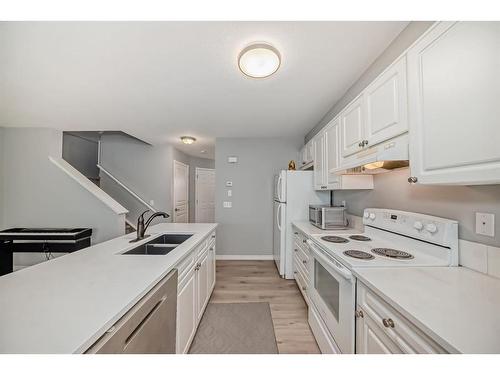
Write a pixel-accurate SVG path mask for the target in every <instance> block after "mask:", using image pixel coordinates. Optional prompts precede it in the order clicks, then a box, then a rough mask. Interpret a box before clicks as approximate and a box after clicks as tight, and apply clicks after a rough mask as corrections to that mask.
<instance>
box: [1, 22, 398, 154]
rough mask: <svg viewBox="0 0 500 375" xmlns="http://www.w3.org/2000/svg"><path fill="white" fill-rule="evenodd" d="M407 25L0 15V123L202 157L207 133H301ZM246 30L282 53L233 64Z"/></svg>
mask: <svg viewBox="0 0 500 375" xmlns="http://www.w3.org/2000/svg"><path fill="white" fill-rule="evenodd" d="M406 25H407V22H2V23H0V46H1V47H0V126H16V127H17V126H23V127H24V126H25V127H52V128H57V129H61V130H73V131H84V130H86V131H88V130H120V131H124V132H126V133H129V134H132V135H134V136H136V137H138V138H141V139H143V140H145V141H146V142H149V143H152V144H160V143H166V142H169V143H173V144H175V145H176V147H178V148H179V149H180V150H182V151H185V152H187V153H189V154H191V155H195V156H199V157H209V158H213V156H214V143H215V138H216V137H279V136H304V135H305V134H306V133H307V132H308V131H309V130H310V129H311V128H312V127H314V125H316V124H317V123H318V122H319V121H320V120H321V118H322V117H323V116H324V115H325V113H326V112H327V111H328V110H329V108H330V107H331V106H332V105H333V104H335V102H336V101H337V100H339V99H340V98H341V97H342V95H343V94H344V93H345V92H346V90H347V89H348V88H349V87H350V86H351V85H352V84H353V83H354V82H355V81H356V79H357V78H359V76H360V75H361V73H362V72H363V71H364V70H365V69H366V68H367V67H368V66H369V65H370V64H371V63H372V62H373V61H374V60H375V58H376V57H378V55H380V53H381V52H382V51H383V50H384V49H385V48H386V47H387V46H388V45H389V43H390V42H391V41H392V40H393V39H394V38H395V37H396V36H397V35H398V34H399V33H400V32H401V31H402V29H403V28H404V27H405V26H406ZM255 41H265V42H268V43H270V44H272V45H274V46H275V47H276V48H277V49H278V50H279V51H280V53H281V56H282V65H281V67H280V69H279V70H278V72H277V73H276V74H274V75H273V76H271V77H269V78H265V79H252V78H249V77H246V76H244V75H243V74H242V73H241V72H240V71H239V70H238V66H237V56H238V53H239V52H240V51H241V50H242V49H243V48H244V47H246V46H247V45H248V44H250V43H252V42H255ZM182 135H192V136H194V137H196V138H197V142H196V143H195V144H193V145H190V146H187V145H183V144H181V143H180V140H179V137H180V136H182ZM202 151H205V152H202Z"/></svg>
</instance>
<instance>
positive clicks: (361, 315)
mask: <svg viewBox="0 0 500 375" xmlns="http://www.w3.org/2000/svg"><path fill="white" fill-rule="evenodd" d="M354 315H356V318H364V316H365V314H363V310H359V311H356V313H355V314H354Z"/></svg>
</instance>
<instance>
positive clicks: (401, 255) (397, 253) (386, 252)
mask: <svg viewBox="0 0 500 375" xmlns="http://www.w3.org/2000/svg"><path fill="white" fill-rule="evenodd" d="M372 252H374V253H375V254H378V255H382V256H385V257H388V258H394V259H413V255H411V254H410V253H407V252H406V251H401V250H395V249H388V248H385V247H377V248H375V249H372Z"/></svg>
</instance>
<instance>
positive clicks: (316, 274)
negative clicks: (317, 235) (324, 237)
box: [307, 240, 355, 354]
mask: <svg viewBox="0 0 500 375" xmlns="http://www.w3.org/2000/svg"><path fill="white" fill-rule="evenodd" d="M307 244H308V245H309V248H310V249H311V255H312V258H313V259H312V262H310V270H309V271H310V275H311V281H310V283H311V285H310V287H309V291H310V293H309V296H310V299H311V301H312V303H313V304H314V306H315V307H316V309H317V310H318V312H319V315H320V316H321V318H322V320H323V322H324V323H325V325H326V327H327V328H328V331H329V332H330V334H331V336H332V337H333V339H334V340H335V343H336V344H337V346H338V347H339V349H340V351H341V352H342V353H345V354H349V353H354V334H355V333H354V326H355V319H354V311H355V278H354V276H353V275H352V273H351V271H349V270H348V269H347V268H346V267H345V266H343V265H342V264H341V263H340V262H338V261H336V260H335V259H333V258H332V257H331V256H329V255H328V254H327V253H326V252H325V251H324V250H322V249H321V248H320V247H319V246H318V245H316V244H315V243H313V242H312V241H311V240H307Z"/></svg>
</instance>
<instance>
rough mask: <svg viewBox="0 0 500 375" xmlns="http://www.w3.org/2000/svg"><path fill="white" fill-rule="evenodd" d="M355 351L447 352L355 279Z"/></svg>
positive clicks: (365, 352)
mask: <svg viewBox="0 0 500 375" xmlns="http://www.w3.org/2000/svg"><path fill="white" fill-rule="evenodd" d="M356 304H357V308H356V353H357V354H381V353H409V354H420V353H428V354H433V353H446V351H445V350H444V349H443V348H442V347H441V346H439V345H438V344H437V343H436V342H435V341H434V340H432V339H431V338H430V337H429V336H427V335H426V334H425V333H424V332H422V331H421V330H420V329H419V328H417V327H416V326H415V325H414V324H412V323H411V322H410V321H409V320H407V319H406V318H405V317H403V316H402V315H401V314H400V313H399V312H397V311H396V310H395V309H394V308H392V307H391V306H390V305H389V304H388V303H387V302H385V301H384V300H383V299H382V298H381V297H379V296H378V295H377V294H375V293H374V292H373V291H371V290H370V289H369V288H368V287H366V286H365V285H364V284H362V283H360V282H359V281H358V284H357V297H356Z"/></svg>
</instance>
